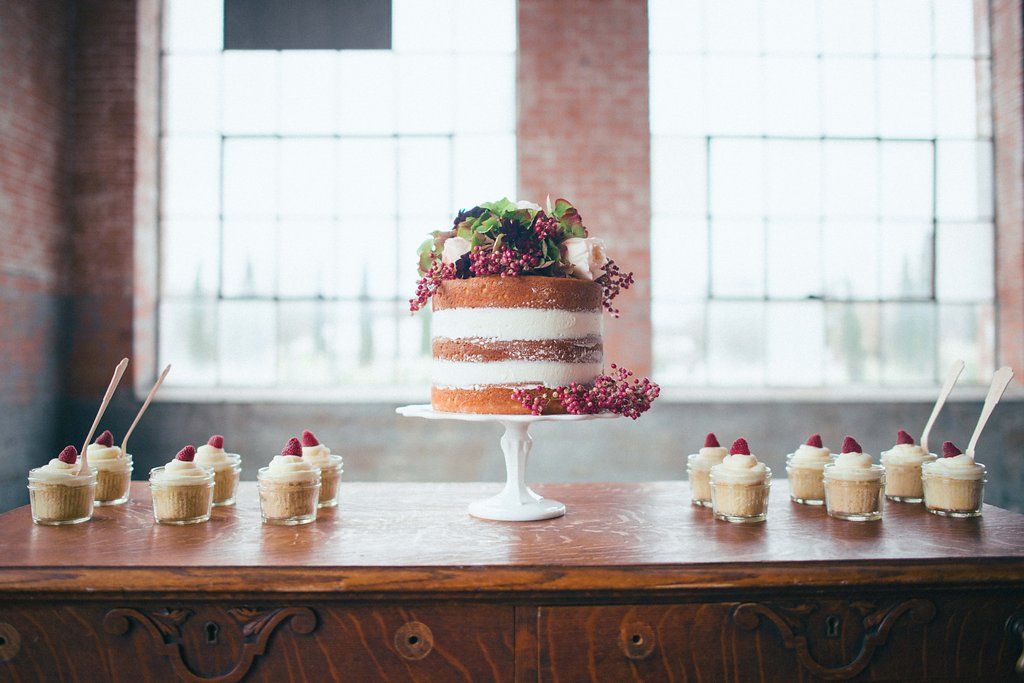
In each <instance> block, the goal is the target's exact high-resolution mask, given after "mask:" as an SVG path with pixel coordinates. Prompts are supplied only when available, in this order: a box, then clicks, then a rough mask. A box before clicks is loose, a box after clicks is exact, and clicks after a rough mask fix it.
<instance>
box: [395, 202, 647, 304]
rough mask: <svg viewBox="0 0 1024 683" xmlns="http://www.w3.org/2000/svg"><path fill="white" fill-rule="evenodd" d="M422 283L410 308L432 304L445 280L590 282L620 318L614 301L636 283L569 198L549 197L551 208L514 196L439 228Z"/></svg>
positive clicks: (422, 254) (424, 258) (426, 247)
mask: <svg viewBox="0 0 1024 683" xmlns="http://www.w3.org/2000/svg"><path fill="white" fill-rule="evenodd" d="M418 251H419V273H420V276H421V277H420V280H419V282H418V283H417V284H416V296H415V298H413V299H410V300H409V308H410V310H412V311H418V310H419V309H421V308H423V306H425V305H426V303H427V301H428V300H429V299H430V297H432V296H433V295H434V292H436V291H437V288H438V287H440V285H441V283H442V282H444V281H445V280H455V279H466V278H471V277H483V276H488V275H491V276H494V275H497V276H501V277H516V276H519V275H540V276H547V277H571V278H577V279H580V280H590V281H593V282H596V283H598V284H599V285H601V290H602V297H601V301H602V304H603V305H604V307H605V308H606V309H608V311H609V312H610V313H611V314H612V315H614V316H616V317H618V314H619V311H618V309H616V308H615V307H613V306H612V301H613V300H614V299H615V297H616V296H618V295H619V293H620V292H621V291H622V290H624V289H629V287H630V286H631V285H632V284H633V273H623V272H622V271H621V270H620V269H619V267H618V265H616V264H615V262H614V261H612V260H611V259H609V258H608V257H607V255H606V254H605V249H604V242H603V241H602V240H600V239H598V238H595V237H590V236H589V235H588V233H587V228H586V226H584V225H583V218H582V217H581V216H580V213H579V211H577V210H576V207H574V206H573V205H572V204H571V203H569V201H568V200H566V199H556V200H555V201H554V203H552V202H551V198H550V197H548V200H547V207H546V208H541V207H540V206H539V205H537V204H534V203H532V202H526V201H520V202H513V201H512V200H510V199H508V198H502V199H499V200H498V201H496V202H485V203H483V204H480V205H478V206H474V207H473V208H472V209H469V210H463V211H459V214H458V215H457V216H456V217H455V221H454V222H453V224H452V228H451V229H450V230H435V231H434V233H433V234H432V236H431V237H430V238H429V239H427V240H426V241H424V242H423V244H421V245H420V248H419V250H418Z"/></svg>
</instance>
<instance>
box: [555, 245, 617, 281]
mask: <svg viewBox="0 0 1024 683" xmlns="http://www.w3.org/2000/svg"><path fill="white" fill-rule="evenodd" d="M560 249H561V251H562V258H563V259H564V260H565V261H566V262H567V263H568V264H569V265H570V266H571V267H572V274H573V275H574V276H576V277H578V278H580V279H583V280H593V279H595V278H598V277H601V275H602V274H603V272H602V271H603V269H604V266H605V264H606V263H608V257H607V256H606V255H605V253H604V240H601V239H597V238H596V237H570V238H569V239H567V240H565V241H564V242H562V245H561V247H560Z"/></svg>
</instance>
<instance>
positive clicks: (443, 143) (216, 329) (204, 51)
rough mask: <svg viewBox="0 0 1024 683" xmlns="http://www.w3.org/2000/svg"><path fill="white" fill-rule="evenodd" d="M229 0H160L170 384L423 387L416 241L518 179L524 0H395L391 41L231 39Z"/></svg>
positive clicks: (162, 327)
mask: <svg viewBox="0 0 1024 683" xmlns="http://www.w3.org/2000/svg"><path fill="white" fill-rule="evenodd" d="M222 6H223V2H220V1H218V0H165V2H164V41H163V58H162V64H163V82H164V91H163V98H162V105H163V107H162V119H163V123H162V173H161V202H160V204H161V278H160V279H161V290H160V293H161V296H160V304H159V310H160V313H159V356H160V358H161V360H162V362H173V363H174V364H175V372H174V373H172V374H171V375H170V376H169V377H168V383H171V384H178V385H184V386H194V387H198V386H217V387H268V388H269V387H280V388H285V387H287V388H289V389H302V388H308V387H314V388H315V387H337V386H360V387H362V386H376V387H396V386H426V385H427V384H428V377H429V370H428V362H429V361H428V358H429V335H428V326H429V316H423V315H418V316H416V317H412V316H410V315H409V313H408V304H407V300H408V298H409V296H410V293H411V288H412V286H413V284H414V283H415V281H416V277H417V276H416V255H415V254H416V247H417V245H418V244H419V243H420V242H421V241H422V240H423V238H424V236H425V234H426V233H428V232H429V231H431V230H435V229H438V228H444V227H445V226H447V225H448V224H450V222H451V219H452V216H454V214H455V212H456V211H457V210H458V209H459V208H461V207H465V206H469V205H472V204H475V203H476V202H478V201H480V199H481V197H484V198H486V197H500V196H503V195H508V196H512V197H514V196H515V183H516V153H515V44H516V25H515V2H514V0H488V2H482V3H481V2H474V1H472V0H441V1H439V2H431V3H423V2H417V1H414V0H395V1H394V2H393V3H392V43H391V44H392V49H391V50H224V49H223V38H222V37H223V14H222V12H223V10H222ZM460 36H463V37H465V36H473V37H474V38H473V39H461V38H460ZM482 36H486V39H484V38H482Z"/></svg>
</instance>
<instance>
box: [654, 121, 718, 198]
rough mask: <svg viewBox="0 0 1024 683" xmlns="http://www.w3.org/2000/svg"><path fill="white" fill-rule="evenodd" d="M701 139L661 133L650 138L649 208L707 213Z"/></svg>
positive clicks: (705, 178) (704, 150)
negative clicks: (656, 136) (665, 135)
mask: <svg viewBox="0 0 1024 683" xmlns="http://www.w3.org/2000/svg"><path fill="white" fill-rule="evenodd" d="M705 152H706V144H705V142H704V140H703V139H694V138H679V137H671V138H670V137H663V138H659V139H658V140H656V141H652V142H651V210H652V211H653V212H654V213H655V214H662V213H664V214H673V215H684V216H690V217H697V216H699V217H703V216H705V215H706V214H707V191H708V188H707V182H708V181H707V159H706V154H705Z"/></svg>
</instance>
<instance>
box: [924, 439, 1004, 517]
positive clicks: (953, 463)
mask: <svg viewBox="0 0 1024 683" xmlns="http://www.w3.org/2000/svg"><path fill="white" fill-rule="evenodd" d="M950 446H951V447H952V448H949V447H950ZM953 451H955V452H953ZM947 453H950V454H949V455H947ZM942 456H943V457H941V458H939V459H938V460H935V461H934V462H930V463H926V464H925V465H924V466H923V467H922V468H921V479H922V481H923V483H924V506H925V508H926V509H927V510H928V512H930V513H932V514H933V515H940V516H942V517H979V516H981V510H982V506H983V504H984V502H985V483H986V482H987V481H988V479H987V478H986V476H985V475H986V470H985V466H984V465H982V464H980V463H976V462H974V458H973V457H971V456H970V455H968V454H966V453H960V452H959V449H957V448H956V446H953V444H952V443H951V442H948V441H947V442H946V443H944V444H942Z"/></svg>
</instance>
